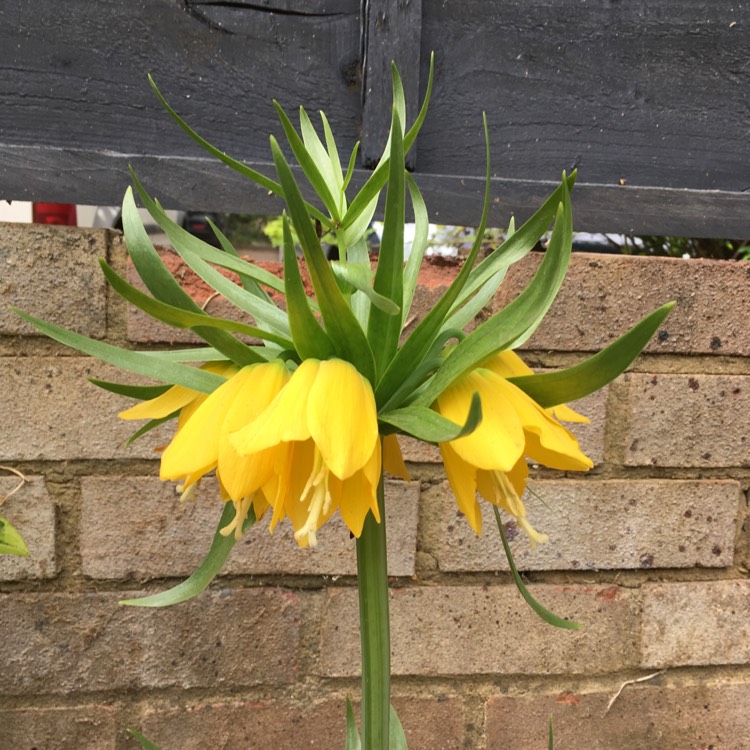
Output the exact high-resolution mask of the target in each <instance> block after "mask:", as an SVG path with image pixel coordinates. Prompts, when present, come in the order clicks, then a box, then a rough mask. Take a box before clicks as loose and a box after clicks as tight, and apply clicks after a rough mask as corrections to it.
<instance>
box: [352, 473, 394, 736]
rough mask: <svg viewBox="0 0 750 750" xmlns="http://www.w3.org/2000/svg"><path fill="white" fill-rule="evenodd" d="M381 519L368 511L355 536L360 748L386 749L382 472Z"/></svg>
mask: <svg viewBox="0 0 750 750" xmlns="http://www.w3.org/2000/svg"><path fill="white" fill-rule="evenodd" d="M378 508H379V509H380V523H377V521H375V518H374V516H373V515H372V513H368V514H367V518H366V519H365V525H364V528H363V529H362V534H361V536H360V537H359V539H357V580H358V583H359V628H360V636H361V639H362V748H363V750H388V733H389V720H390V710H391V633H390V622H389V619H388V568H387V561H386V541H385V502H384V484H383V475H382V473H381V475H380V483H379V484H378Z"/></svg>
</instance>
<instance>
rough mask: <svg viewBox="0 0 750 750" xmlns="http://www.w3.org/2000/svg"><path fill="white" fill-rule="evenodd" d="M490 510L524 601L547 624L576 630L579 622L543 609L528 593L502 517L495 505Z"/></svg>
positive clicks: (579, 626)
mask: <svg viewBox="0 0 750 750" xmlns="http://www.w3.org/2000/svg"><path fill="white" fill-rule="evenodd" d="M492 510H493V512H494V513H495V521H497V528H498V531H499V532H500V539H501V540H502V542H503V549H504V550H505V556H506V557H507V558H508V565H510V572H511V573H512V575H513V580H514V581H515V583H516V586H517V587H518V590H519V591H520V592H521V596H522V597H523V598H524V599H525V600H526V603H527V604H528V605H529V606H530V607H531V608H532V609H533V610H534V612H536V613H537V614H538V615H539V617H541V618H542V620H544V621H545V622H546V623H548V624H549V625H554V626H555V627H556V628H563V629H564V630H578V629H579V628H581V627H582V626H581V625H580V624H579V623H577V622H573V621H572V620H565V619H563V618H562V617H558V616H557V615H556V614H553V613H552V612H550V611H549V610H548V609H545V607H543V606H542V605H541V604H539V602H538V601H537V600H536V599H534V597H533V596H532V595H531V594H530V593H529V590H528V589H527V588H526V584H524V582H523V579H522V578H521V575H520V573H519V572H518V568H516V563H515V561H514V560H513V554H512V553H511V551H510V545H509V544H508V538H507V536H506V535H505V528H504V527H503V519H502V518H500V511H499V510H498V509H497V506H496V505H493V506H492Z"/></svg>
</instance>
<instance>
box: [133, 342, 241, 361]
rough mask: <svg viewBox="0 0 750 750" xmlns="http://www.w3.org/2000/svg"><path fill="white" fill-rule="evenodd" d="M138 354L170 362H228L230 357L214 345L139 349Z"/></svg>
mask: <svg viewBox="0 0 750 750" xmlns="http://www.w3.org/2000/svg"><path fill="white" fill-rule="evenodd" d="M253 348H254V347H253ZM138 354H143V355H144V356H145V357H154V358H156V359H163V360H165V361H169V362H227V361H228V360H229V357H227V356H226V355H225V354H222V353H221V352H220V351H218V350H216V349H214V348H213V347H212V346H198V347H195V348H192V349H147V350H145V351H139V352H138Z"/></svg>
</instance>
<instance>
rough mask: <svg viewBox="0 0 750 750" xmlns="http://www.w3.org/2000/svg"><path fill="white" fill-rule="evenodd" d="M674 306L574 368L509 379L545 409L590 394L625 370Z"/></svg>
mask: <svg viewBox="0 0 750 750" xmlns="http://www.w3.org/2000/svg"><path fill="white" fill-rule="evenodd" d="M674 306H675V303H674V302H668V303H667V304H666V305H662V306H661V307H660V308H658V309H657V310H654V312H652V313H650V314H649V315H647V316H646V317H645V318H643V319H642V320H641V321H640V322H639V323H637V324H636V325H634V326H633V327H632V328H631V329H630V330H629V331H628V332H627V333H624V334H623V335H622V336H620V338H618V339H616V340H615V341H613V342H612V343H611V344H610V345H609V346H607V347H606V348H604V349H602V350H601V351H600V352H598V353H597V354H595V355H594V356H593V357H589V358H588V359H586V360H584V361H583V362H581V363H579V364H577V365H575V366H574V367H568V368H566V369H564V370H557V371H556V372H544V373H539V374H538V375H524V376H522V377H516V378H508V380H510V382H511V383H513V384H515V385H517V386H518V387H519V388H520V389H521V390H522V391H524V392H525V393H527V394H528V395H529V396H531V398H533V399H534V401H536V402H537V403H538V404H539V405H540V406H543V407H544V408H548V407H550V406H557V405H558V404H565V403H568V402H569V401H576V400H577V399H579V398H583V397H584V396H588V395H589V393H593V392H594V391H598V390H599V389H600V388H603V387H604V386H605V385H607V383H610V382H612V381H613V380H614V379H615V378H616V377H617V376H618V375H620V374H621V373H623V372H625V370H626V369H627V368H628V367H629V366H630V364H631V363H632V362H633V360H634V359H635V358H636V357H637V356H638V355H639V354H640V353H641V350H642V349H643V347H644V346H646V344H647V343H648V342H649V339H650V338H651V336H653V335H654V333H655V332H656V329H657V328H658V327H659V326H660V325H661V323H662V321H663V320H664V319H665V318H666V317H667V315H669V313H670V311H671V310H672V308H673V307H674Z"/></svg>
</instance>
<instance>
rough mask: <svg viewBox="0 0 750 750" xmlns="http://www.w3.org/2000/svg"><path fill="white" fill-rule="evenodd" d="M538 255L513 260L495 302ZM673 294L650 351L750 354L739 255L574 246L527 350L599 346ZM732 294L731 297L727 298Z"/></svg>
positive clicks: (747, 294) (499, 303)
mask: <svg viewBox="0 0 750 750" xmlns="http://www.w3.org/2000/svg"><path fill="white" fill-rule="evenodd" d="M540 262H541V255H538V254H536V253H532V254H531V255H529V256H527V257H526V258H525V259H524V260H522V261H521V262H519V263H516V264H514V265H513V266H511V268H510V270H509V271H508V275H507V276H506V278H505V281H504V282H503V284H502V285H501V287H500V290H499V291H498V293H497V295H496V297H495V309H499V308H501V307H503V306H505V305H506V304H508V302H510V301H511V299H513V298H514V297H515V296H516V295H517V294H518V293H519V292H520V291H521V289H523V287H525V286H526V285H527V284H528V283H529V281H530V280H531V276H532V275H533V273H534V271H535V270H536V268H537V267H538V265H539V263H540ZM670 300H676V301H677V306H676V307H675V308H674V310H673V311H672V313H671V314H670V316H669V317H668V318H667V320H666V321H665V322H664V323H663V324H662V326H661V328H660V330H659V335H657V336H654V338H652V340H651V342H650V343H649V345H648V347H647V348H646V351H649V352H663V353H666V352H670V353H676V354H719V355H721V354H731V355H743V356H747V355H748V354H750V330H748V326H747V321H748V319H750V268H748V266H747V264H743V263H736V262H734V261H716V260H687V261H686V260H682V259H679V258H645V257H638V256H621V255H594V254H592V253H573V257H572V259H571V263H570V267H569V270H568V275H567V277H566V279H565V281H564V282H563V285H562V288H561V289H560V293H559V294H558V296H557V299H556V300H555V302H554V304H553V305H552V307H551V308H550V311H549V313H548V314H547V317H546V318H545V319H544V321H543V322H542V324H541V325H540V326H539V328H538V329H537V331H536V333H535V334H534V335H533V336H532V337H531V339H529V341H528V342H527V343H526V344H525V345H524V346H525V348H526V349H540V350H558V351H597V350H599V349H602V348H604V347H605V346H607V345H608V344H610V343H611V342H612V341H613V340H614V339H615V338H617V337H618V336H620V335H621V334H623V333H625V331H626V330H627V329H628V328H629V327H630V326H632V325H634V324H635V323H636V322H637V321H638V320H640V319H641V318H642V317H644V316H645V315H648V313H650V312H651V311H653V310H655V309H656V308H657V307H660V306H661V305H663V304H664V303H665V302H669V301H670ZM727 300H731V301H732V303H731V304H727Z"/></svg>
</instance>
